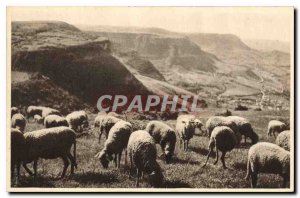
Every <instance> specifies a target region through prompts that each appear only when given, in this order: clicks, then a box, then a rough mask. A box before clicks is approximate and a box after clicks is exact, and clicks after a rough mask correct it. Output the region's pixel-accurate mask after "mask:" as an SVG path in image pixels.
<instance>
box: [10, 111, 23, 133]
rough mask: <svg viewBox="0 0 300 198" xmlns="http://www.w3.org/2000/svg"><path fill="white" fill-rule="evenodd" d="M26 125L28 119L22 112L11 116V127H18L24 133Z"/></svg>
mask: <svg viewBox="0 0 300 198" xmlns="http://www.w3.org/2000/svg"><path fill="white" fill-rule="evenodd" d="M25 126H26V119H25V117H24V116H23V115H22V114H20V113H17V114H15V115H13V117H12V118H11V127H12V128H16V129H18V130H20V131H21V132H22V133H24V130H25Z"/></svg>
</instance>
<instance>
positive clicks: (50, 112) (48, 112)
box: [42, 107, 60, 119]
mask: <svg viewBox="0 0 300 198" xmlns="http://www.w3.org/2000/svg"><path fill="white" fill-rule="evenodd" d="M48 115H60V112H59V111H58V110H56V109H52V108H49V107H45V108H44V109H43V111H42V117H43V118H44V119H45V118H46V117H47V116H48Z"/></svg>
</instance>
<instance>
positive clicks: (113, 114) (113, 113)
mask: <svg viewBox="0 0 300 198" xmlns="http://www.w3.org/2000/svg"><path fill="white" fill-rule="evenodd" d="M107 115H109V116H114V117H116V118H120V119H121V118H122V116H121V115H120V114H117V113H116V112H113V111H111V112H109V113H108V114H107Z"/></svg>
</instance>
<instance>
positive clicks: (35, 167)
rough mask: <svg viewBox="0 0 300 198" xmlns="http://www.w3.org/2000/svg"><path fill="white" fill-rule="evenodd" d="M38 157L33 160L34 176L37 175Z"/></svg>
mask: <svg viewBox="0 0 300 198" xmlns="http://www.w3.org/2000/svg"><path fill="white" fill-rule="evenodd" d="M37 161H38V160H37V159H36V160H34V161H33V172H34V173H33V176H34V178H36V176H37Z"/></svg>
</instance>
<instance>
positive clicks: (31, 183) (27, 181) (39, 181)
mask: <svg viewBox="0 0 300 198" xmlns="http://www.w3.org/2000/svg"><path fill="white" fill-rule="evenodd" d="M57 180H58V179H57V178H52V177H41V176H37V178H36V179H34V178H33V177H31V176H28V177H25V176H21V178H20V184H19V186H17V187H55V185H54V184H53V182H54V181H57Z"/></svg>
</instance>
